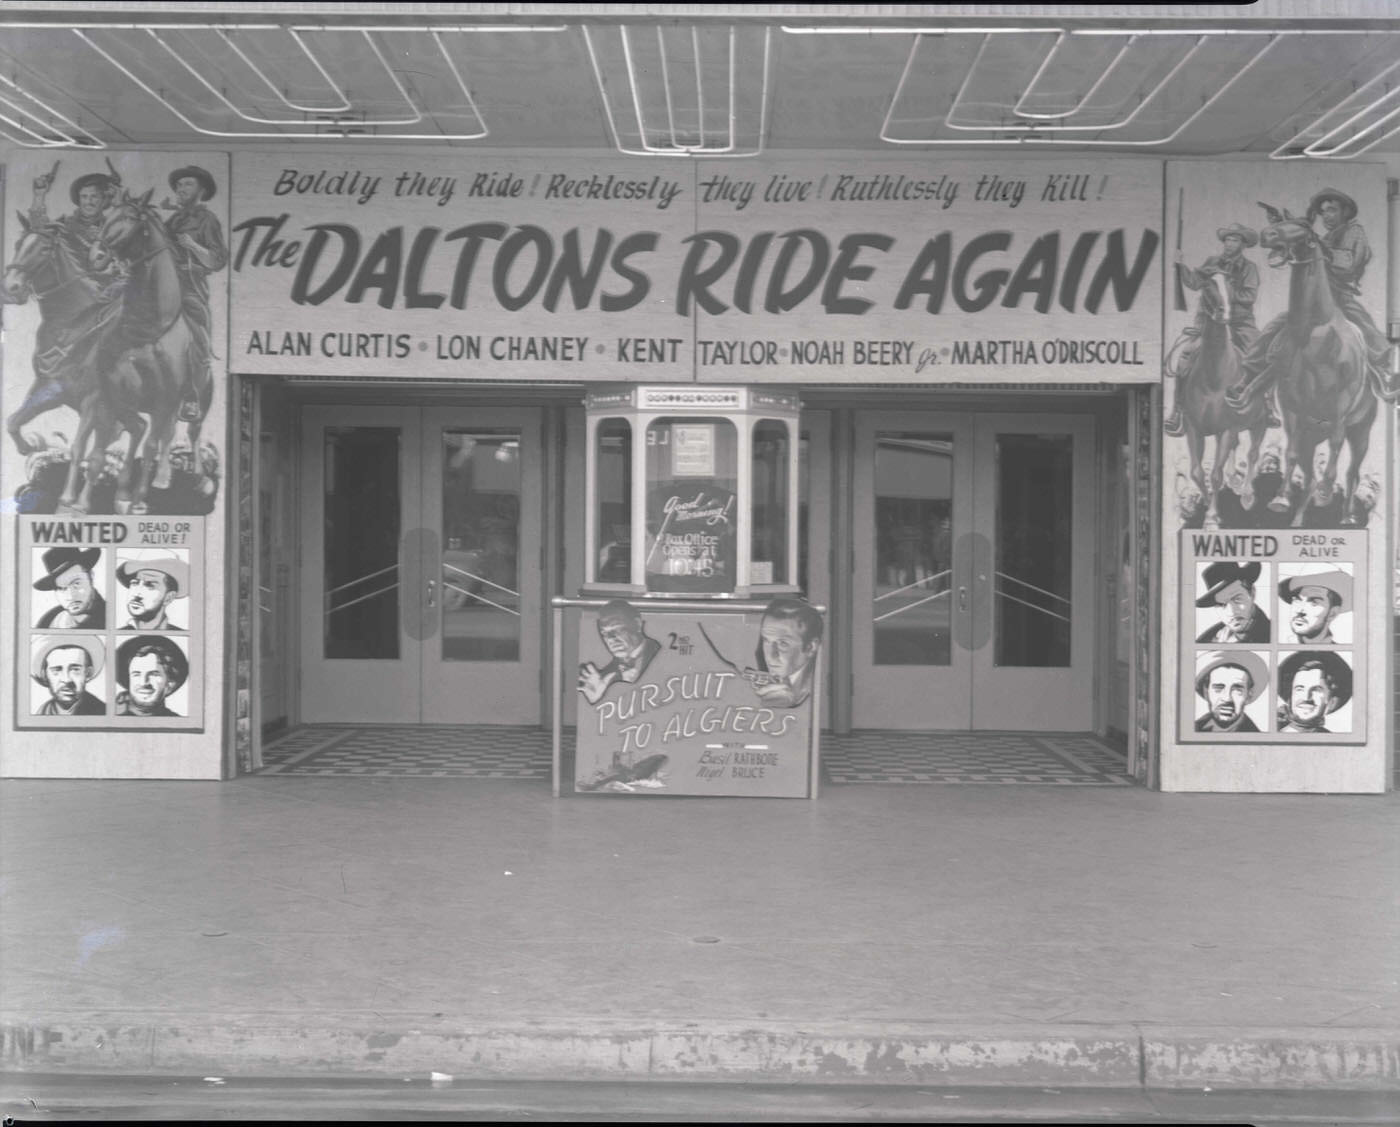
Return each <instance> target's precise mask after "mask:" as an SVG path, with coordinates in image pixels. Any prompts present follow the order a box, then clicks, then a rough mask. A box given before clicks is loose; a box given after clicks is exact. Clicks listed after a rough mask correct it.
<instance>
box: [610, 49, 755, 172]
mask: <svg viewBox="0 0 1400 1127" xmlns="http://www.w3.org/2000/svg"><path fill="white" fill-rule="evenodd" d="M583 37H584V42H585V43H586V44H587V47H588V57H589V60H590V62H591V63H592V64H593V74H594V77H595V78H596V79H597V81H598V92H599V95H600V96H601V98H602V101H603V113H604V116H605V117H606V118H607V122H608V129H609V131H610V133H611V135H612V140H613V144H614V145H616V147H617V149H618V151H619V152H622V153H626V154H628V155H631V156H691V157H698V156H705V157H748V156H757V155H758V154H759V153H760V152H762V151H763V145H764V140H765V135H766V130H767V114H768V86H769V62H770V52H771V47H772V32H771V30H770V29H769V28H767V27H763V26H755V25H736V24H730V25H728V26H700V25H690V26H683V25H662V24H656V25H653V26H646V27H640V26H636V27H629V26H626V25H623V26H619V27H595V28H589V27H587V26H584V28H583Z"/></svg>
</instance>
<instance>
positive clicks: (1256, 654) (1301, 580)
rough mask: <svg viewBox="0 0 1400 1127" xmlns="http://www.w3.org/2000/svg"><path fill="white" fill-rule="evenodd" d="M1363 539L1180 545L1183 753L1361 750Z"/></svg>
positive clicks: (1354, 535) (1325, 536)
mask: <svg viewBox="0 0 1400 1127" xmlns="http://www.w3.org/2000/svg"><path fill="white" fill-rule="evenodd" d="M1366 537H1367V534H1366V532H1365V531H1359V530H1351V531H1346V532H1340V531H1301V530H1293V529H1287V530H1280V531H1277V532H1259V531H1254V532H1239V531H1235V532H1183V533H1182V534H1181V558H1182V561H1183V565H1184V566H1183V574H1184V575H1185V576H1187V577H1188V582H1187V583H1186V584H1185V585H1183V589H1182V591H1181V622H1182V624H1183V634H1182V638H1181V676H1180V707H1179V729H1180V730H1179V733H1178V738H1179V739H1180V740H1181V742H1182V743H1258V742H1265V743H1325V744H1361V743H1365V742H1366V656H1365V655H1366V651H1365V647H1364V646H1361V645H1358V644H1357V624H1358V623H1365V622H1366V620H1367V619H1366V614H1367V609H1366V603H1367V599H1366V595H1367V592H1366V571H1367V568H1366V551H1367V544H1366Z"/></svg>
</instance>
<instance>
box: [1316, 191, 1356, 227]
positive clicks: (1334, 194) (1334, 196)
mask: <svg viewBox="0 0 1400 1127" xmlns="http://www.w3.org/2000/svg"><path fill="white" fill-rule="evenodd" d="M1327 200H1336V201H1337V203H1338V204H1339V205H1340V206H1341V209H1342V222H1343V223H1349V222H1351V221H1352V220H1353V219H1355V218H1356V201H1355V200H1354V199H1352V198H1351V197H1350V196H1349V195H1347V194H1346V193H1345V192H1339V191H1337V189H1336V188H1323V189H1322V191H1320V192H1318V193H1317V195H1315V196H1313V198H1312V199H1310V200H1309V201H1308V222H1309V223H1311V222H1312V221H1313V220H1314V219H1316V218H1317V217H1318V215H1319V214H1321V212H1322V205H1323V203H1324V202H1325V201H1327Z"/></svg>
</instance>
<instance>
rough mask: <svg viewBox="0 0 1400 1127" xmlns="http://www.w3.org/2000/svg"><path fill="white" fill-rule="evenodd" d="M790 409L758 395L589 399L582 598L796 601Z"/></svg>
mask: <svg viewBox="0 0 1400 1127" xmlns="http://www.w3.org/2000/svg"><path fill="white" fill-rule="evenodd" d="M800 410H801V404H800V403H799V401H798V399H797V396H796V395H793V394H791V393H783V392H775V391H769V390H766V389H758V388H744V387H706V388H677V387H674V386H670V387H646V386H635V385H632V386H626V387H617V388H610V389H600V390H598V391H595V392H594V393H592V394H590V395H589V396H588V398H587V400H586V419H587V439H588V446H587V465H586V471H585V476H586V494H585V495H586V496H587V498H588V505H587V513H586V516H585V525H584V536H585V560H586V562H585V573H584V586H583V593H584V594H588V595H612V596H617V597H643V598H652V597H664V596H667V595H680V596H692V595H702V596H706V597H720V598H764V597H769V596H776V595H783V594H795V593H796V592H797V591H798V586H797V582H796V581H797V551H798V545H797V532H798V528H797V524H798V522H797V459H798V416H799V413H800Z"/></svg>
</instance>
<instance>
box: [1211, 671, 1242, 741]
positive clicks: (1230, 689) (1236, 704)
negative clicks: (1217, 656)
mask: <svg viewBox="0 0 1400 1127" xmlns="http://www.w3.org/2000/svg"><path fill="white" fill-rule="evenodd" d="M1248 699H1249V674H1248V673H1247V672H1246V671H1245V670H1244V669H1241V668H1240V667H1239V666H1238V665H1220V666H1217V667H1216V668H1215V669H1213V670H1211V674H1210V680H1209V681H1207V682H1206V703H1207V704H1209V705H1210V714H1211V716H1213V717H1214V718H1215V722H1216V723H1217V724H1220V725H1221V726H1222V727H1229V726H1230V725H1231V724H1233V723H1234V722H1235V721H1236V720H1238V719H1239V716H1240V713H1241V712H1243V711H1244V705H1245V701H1247V700H1248Z"/></svg>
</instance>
